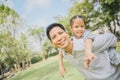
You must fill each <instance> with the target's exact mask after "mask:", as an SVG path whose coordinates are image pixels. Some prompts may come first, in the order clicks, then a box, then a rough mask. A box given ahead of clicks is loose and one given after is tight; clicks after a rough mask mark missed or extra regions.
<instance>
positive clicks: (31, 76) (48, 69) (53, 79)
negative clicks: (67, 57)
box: [10, 57, 84, 80]
mask: <svg viewBox="0 0 120 80" xmlns="http://www.w3.org/2000/svg"><path fill="white" fill-rule="evenodd" d="M64 63H65V67H66V70H67V73H66V74H65V77H64V78H62V77H61V76H60V74H59V73H58V60H57V57H54V58H51V59H48V60H47V61H44V62H39V63H36V64H34V65H33V66H31V67H30V68H29V69H27V70H24V71H21V72H19V73H18V74H16V76H15V77H13V78H11V79H10V80H84V78H83V77H82V76H81V74H80V73H79V72H78V71H77V70H76V69H75V68H74V67H72V66H71V65H70V64H69V63H67V61H64Z"/></svg>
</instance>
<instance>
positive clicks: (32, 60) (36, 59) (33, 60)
mask: <svg viewBox="0 0 120 80" xmlns="http://www.w3.org/2000/svg"><path fill="white" fill-rule="evenodd" d="M39 61H42V57H40V56H36V57H33V58H31V63H32V64H34V63H37V62H39Z"/></svg>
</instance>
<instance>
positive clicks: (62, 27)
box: [46, 23, 66, 40]
mask: <svg viewBox="0 0 120 80" xmlns="http://www.w3.org/2000/svg"><path fill="white" fill-rule="evenodd" d="M54 27H59V28H61V29H63V30H64V31H66V30H65V28H64V26H63V25H62V24H60V23H52V24H50V25H49V26H48V27H47V29H46V34H47V37H48V39H49V40H51V38H50V34H49V32H50V31H51V29H52V28H54Z"/></svg>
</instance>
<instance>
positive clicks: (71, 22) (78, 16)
mask: <svg viewBox="0 0 120 80" xmlns="http://www.w3.org/2000/svg"><path fill="white" fill-rule="evenodd" d="M77 18H81V19H83V21H84V23H85V19H84V17H83V16H82V15H75V16H73V17H72V18H71V19H70V26H72V24H73V20H74V19H77Z"/></svg>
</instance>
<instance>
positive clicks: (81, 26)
mask: <svg viewBox="0 0 120 80" xmlns="http://www.w3.org/2000/svg"><path fill="white" fill-rule="evenodd" d="M71 30H72V32H73V34H74V36H75V37H76V38H80V37H81V36H82V35H83V33H84V31H85V23H84V20H83V19H82V18H76V19H73V24H72V26H71Z"/></svg>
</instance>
